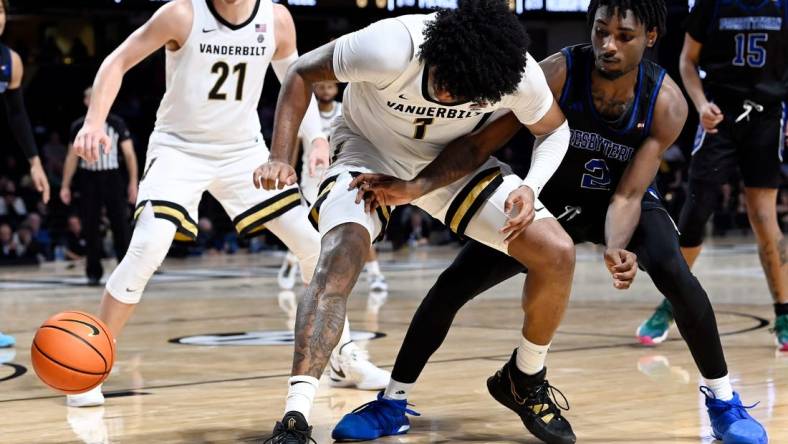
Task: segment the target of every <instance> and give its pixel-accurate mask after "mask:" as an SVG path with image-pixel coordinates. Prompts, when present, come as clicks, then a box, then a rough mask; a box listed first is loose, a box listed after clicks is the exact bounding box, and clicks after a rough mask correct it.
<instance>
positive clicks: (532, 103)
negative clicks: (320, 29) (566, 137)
mask: <svg viewBox="0 0 788 444" xmlns="http://www.w3.org/2000/svg"><path fill="white" fill-rule="evenodd" d="M434 17H435V15H434V14H430V15H406V16H401V17H396V18H392V19H385V20H381V21H379V22H376V23H373V24H372V25H370V26H368V27H367V28H365V29H362V30H360V31H357V32H354V33H351V34H348V35H345V36H342V37H340V38H339V39H337V41H336V46H335V50H334V60H333V66H334V72H335V74H336V77H337V79H339V80H340V81H342V82H348V83H349V85H348V87H347V88H346V89H345V95H344V100H343V104H344V105H343V117H344V118H340V119H337V121H336V124H335V127H334V132H333V134H332V137H333V138H334V140H332V145H333V146H336V147H340V149H341V154H340V156H339V157H338V160H337V162H336V165H337V167H340V166H342V165H345V166H348V165H351V166H360V167H366V168H369V169H371V170H373V171H376V172H380V173H386V174H393V175H396V176H398V177H400V178H403V179H410V178H412V177H414V176H415V175H416V174H417V173H418V172H419V171H420V170H421V169H422V168H424V166H426V165H427V164H428V163H429V162H431V161H432V160H433V159H434V158H435V157H436V156H437V155H438V153H440V151H441V150H442V149H443V148H444V147H445V146H446V145H447V144H448V143H449V142H451V141H452V140H454V139H456V138H457V137H460V136H462V135H465V134H468V133H471V132H473V131H474V130H475V129H478V128H481V127H482V126H483V125H484V124H485V122H487V121H488V120H489V118H490V116H491V115H492V114H493V113H494V112H495V111H498V110H511V111H514V113H515V114H516V116H517V117H518V118H519V120H520V121H521V122H522V123H524V124H526V125H530V124H533V123H536V122H538V121H539V120H541V118H542V117H544V115H545V114H546V113H547V112H548V111H549V109H550V107H551V105H552V103H553V96H552V93H551V91H550V88H549V87H548V85H547V82H546V80H545V77H544V73H543V72H542V70H541V68H540V67H539V65H538V64H537V63H536V61H535V60H534V59H533V57H531V56H530V55H528V61H527V64H526V69H525V73H524V75H523V78H522V80H521V82H520V85H519V87H518V89H517V90H516V91H515V92H514V93H512V94H509V95H506V96H504V97H503V98H502V99H501V101H499V102H497V103H491V104H490V103H484V104H478V103H470V102H466V103H459V104H455V105H446V104H443V103H440V102H438V101H437V100H434V99H433V98H432V97H431V95H430V93H429V91H428V74H427V70H425V68H424V64H423V63H422V62H421V61H420V60H419V56H418V48H419V46H420V45H421V44H422V42H423V40H424V36H423V31H424V28H425V25H426V23H427V22H429V21H430V20H433V19H434ZM502 114H503V112H501V113H498V114H497V115H502ZM497 115H496V117H497ZM347 130H349V131H347ZM351 133H355V134H358V135H362V136H364V137H365V138H366V139H368V140H369V141H370V142H372V145H374V146H375V150H373V151H375V152H370V150H368V149H367V150H357V152H354V151H353V150H352V149H351V148H348V149H345V148H341V147H342V144H343V137H346V136H347V135H348V134H351ZM329 174H331V172H329Z"/></svg>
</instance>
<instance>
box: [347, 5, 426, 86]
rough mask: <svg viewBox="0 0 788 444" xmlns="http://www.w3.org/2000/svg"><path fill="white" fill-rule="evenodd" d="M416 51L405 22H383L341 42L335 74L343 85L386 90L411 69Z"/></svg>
mask: <svg viewBox="0 0 788 444" xmlns="http://www.w3.org/2000/svg"><path fill="white" fill-rule="evenodd" d="M413 51H414V49H413V40H412V39H411V37H410V32H409V31H408V29H407V28H406V27H405V25H404V24H403V23H402V22H400V21H399V20H397V19H385V20H381V21H379V22H375V23H373V24H371V25H369V26H367V27H366V28H364V29H361V30H359V31H356V32H353V33H350V34H346V35H343V36H342V37H340V38H338V39H337V41H336V44H335V46H334V63H333V64H334V74H335V75H336V77H337V79H338V80H339V81H340V82H345V83H354V82H368V83H372V84H374V85H375V86H376V87H378V88H385V87H386V86H388V85H390V84H391V83H392V82H393V81H394V80H396V79H397V77H399V76H400V74H402V73H403V72H404V71H405V70H406V69H407V68H408V65H409V64H410V62H411V60H412V58H413Z"/></svg>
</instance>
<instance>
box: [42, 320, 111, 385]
mask: <svg viewBox="0 0 788 444" xmlns="http://www.w3.org/2000/svg"><path fill="white" fill-rule="evenodd" d="M30 359H31V360H32V361H33V369H35V371H36V374H37V375H38V377H39V378H41V380H42V381H44V383H45V384H46V385H48V386H50V387H52V388H53V389H55V390H59V391H61V392H63V393H68V394H76V393H84V392H86V391H88V390H90V389H92V388H93V387H96V386H97V385H99V384H101V383H102V382H103V381H104V380H105V379H107V376H109V372H110V370H112V363H113V362H115V340H114V338H113V337H112V334H111V333H110V331H109V329H108V328H107V326H106V325H104V323H103V322H101V321H100V320H99V319H98V318H96V317H93V316H91V315H89V314H87V313H83V312H81V311H64V312H62V313H58V314H56V315H54V316H52V317H51V318H49V319H47V320H46V322H44V324H43V325H41V327H40V328H39V329H38V331H37V332H36V337H35V338H34V339H33V346H32V348H31V350H30Z"/></svg>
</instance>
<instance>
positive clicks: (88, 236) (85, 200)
mask: <svg viewBox="0 0 788 444" xmlns="http://www.w3.org/2000/svg"><path fill="white" fill-rule="evenodd" d="M81 179H82V180H81V182H80V184H81V187H80V188H81V194H82V199H81V204H80V210H81V211H80V212H81V217H82V226H83V227H84V230H83V233H85V243H86V246H85V247H86V254H85V256H86V257H85V274H86V275H87V278H88V285H92V286H97V285H100V284H99V283H100V280H101V276H102V275H103V274H104V269H103V267H102V266H101V252H102V250H103V248H102V245H103V244H102V239H101V230H99V226H100V224H101V208H102V205H103V202H102V198H101V194H102V189H103V188H104V187H105V186H106V183H104V182H105V181H104V179H105V177H104V173H103V172H99V171H83V174H82V177H81Z"/></svg>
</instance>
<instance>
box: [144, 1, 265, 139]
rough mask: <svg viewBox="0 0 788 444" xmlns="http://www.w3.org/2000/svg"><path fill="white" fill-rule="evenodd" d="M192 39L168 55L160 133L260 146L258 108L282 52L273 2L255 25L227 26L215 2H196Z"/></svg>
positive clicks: (259, 5)
mask: <svg viewBox="0 0 788 444" xmlns="http://www.w3.org/2000/svg"><path fill="white" fill-rule="evenodd" d="M192 9H193V10H194V19H193V21H192V27H191V31H190V32H189V37H188V39H187V40H186V42H185V43H184V44H183V46H182V47H181V48H180V49H178V50H177V51H169V50H166V69H167V74H166V75H167V90H166V92H165V93H164V98H162V101H161V105H159V111H158V112H157V114H156V127H155V130H154V131H155V132H157V133H164V134H170V135H173V136H175V137H177V138H178V139H180V140H183V141H186V142H191V143H205V144H245V143H247V142H248V143H249V144H250V145H251V144H254V142H255V140H256V138H257V136H258V135H259V133H260V118H259V117H258V115H257V104H258V102H259V100H260V94H261V93H262V90H263V83H264V80H265V74H266V71H267V70H268V65H269V64H270V63H271V57H273V55H274V53H275V52H276V40H275V36H274V11H273V3H272V1H271V0H256V3H255V8H254V11H253V12H252V14H251V15H250V17H249V19H248V20H247V21H245V22H244V23H241V24H239V25H233V24H231V23H228V22H227V21H226V20H224V19H223V18H222V17H221V16H220V15H219V14H218V13H217V12H216V11H215V10H214V8H213V3H212V2H211V0H192Z"/></svg>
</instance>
